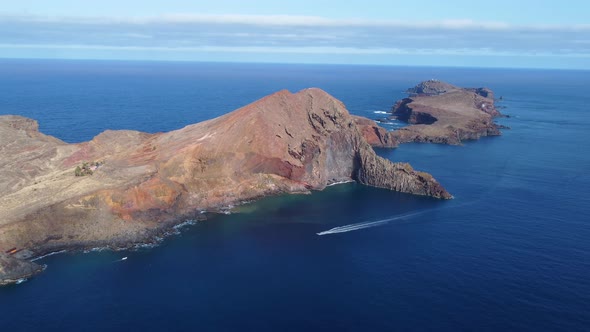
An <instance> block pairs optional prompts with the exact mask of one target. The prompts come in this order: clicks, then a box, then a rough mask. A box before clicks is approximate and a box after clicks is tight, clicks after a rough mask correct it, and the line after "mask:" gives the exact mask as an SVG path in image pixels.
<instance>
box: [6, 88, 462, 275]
mask: <svg viewBox="0 0 590 332" xmlns="http://www.w3.org/2000/svg"><path fill="white" fill-rule="evenodd" d="M359 121H360V120H359V119H358V118H353V117H352V116H351V115H350V114H349V113H348V111H347V110H346V108H345V107H344V105H343V104H342V103H341V102H340V101H338V100H336V99H335V98H333V97H332V96H330V95H328V94H327V93H326V92H324V91H322V90H319V89H307V90H303V91H300V92H299V93H296V94H292V93H290V92H288V91H280V92H278V93H275V94H273V95H271V96H268V97H265V98H263V99H261V100H259V101H256V102H254V103H252V104H250V105H248V106H245V107H243V108H240V109H238V110H236V111H234V112H232V113H229V114H226V115H224V116H221V117H219V118H216V119H212V120H209V121H205V122H202V123H199V124H194V125H190V126H187V127H185V128H182V129H179V130H176V131H172V132H168V133H159V134H147V133H141V132H137V131H130V130H123V131H106V132H103V133H101V134H100V135H98V136H96V137H95V138H94V139H93V140H91V141H90V142H84V143H80V144H66V143H64V142H62V141H60V140H57V139H55V138H53V137H50V136H46V135H43V134H41V133H39V132H38V130H37V128H38V127H37V124H36V122H35V121H33V120H30V119H25V118H22V117H17V116H0V139H1V140H2V142H7V144H2V145H1V146H0V216H1V217H0V251H2V252H4V251H6V250H9V249H10V248H18V249H19V250H20V249H27V250H28V252H30V253H31V254H30V255H29V256H31V257H35V256H39V255H42V254H45V253H47V252H51V251H56V250H62V249H67V248H87V247H95V246H111V247H125V246H129V245H130V244H131V243H134V242H138V241H145V240H146V239H149V238H150V237H151V236H153V235H154V234H158V233H159V232H161V231H162V230H163V229H167V228H169V227H171V226H172V225H174V224H176V223H178V222H181V221H183V220H186V219H194V218H197V217H198V216H199V215H200V213H201V212H202V211H218V210H220V209H223V208H225V207H227V206H231V205H234V204H239V203H240V202H244V201H249V200H253V199H256V198H259V197H263V196H267V195H274V194H279V193H305V192H308V191H309V190H321V189H323V188H325V187H326V186H327V185H329V184H331V183H335V182H341V181H350V180H356V181H358V182H360V183H363V184H366V185H371V186H376V187H382V188H388V189H392V190H398V191H402V192H407V193H413V194H418V195H428V196H432V197H437V198H443V199H448V198H451V195H450V194H449V193H448V192H446V191H445V190H444V188H442V186H440V184H439V183H438V182H437V181H436V180H434V179H433V178H432V177H431V176H430V175H428V174H426V173H422V172H417V171H415V170H413V169H412V168H411V167H410V166H409V165H408V164H400V163H392V162H390V161H388V160H385V159H382V158H380V157H378V156H377V155H376V154H375V152H374V151H373V150H372V148H371V146H370V145H369V143H367V141H366V140H365V137H366V136H367V135H366V134H364V133H363V132H364V131H365V130H364V129H360V128H359V126H358V125H357V123H358V122H359ZM361 122H362V121H361ZM361 127H362V128H369V127H374V128H373V129H371V130H373V133H374V134H375V135H377V137H380V138H379V140H380V141H379V144H382V145H383V146H390V145H392V143H391V141H388V139H390V138H386V136H387V135H385V134H387V133H386V132H382V131H381V130H380V129H375V128H378V127H376V124H375V126H374V125H373V124H372V123H370V122H366V123H365V124H364V125H361ZM382 134H383V135H382ZM379 135H382V136H379ZM373 143H377V142H373ZM82 164H84V169H85V170H87V172H84V175H86V176H75V173H76V172H75V169H76V168H77V167H80V165H82ZM90 170H91V171H92V172H90ZM78 173H79V172H78ZM87 174H88V175H87ZM89 174H92V175H89ZM15 259H16V258H14V257H12V258H11V262H14V260H15ZM3 262H5V261H0V266H2V268H3V269H4V271H5V270H6V269H10V267H11V266H12V267H14V266H15V265H14V264H13V263H10V262H9V263H3ZM6 262H8V261H6ZM2 264H4V265H2ZM11 278H12V277H11ZM6 280H14V278H12V279H6Z"/></svg>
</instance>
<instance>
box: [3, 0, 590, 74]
mask: <svg viewBox="0 0 590 332" xmlns="http://www.w3.org/2000/svg"><path fill="white" fill-rule="evenodd" d="M556 3H557V2H555V1H544V0H536V1H531V0H524V1H522V0H521V1H516V0H512V1H506V0H496V1H473V0H470V1H463V0H457V1H441V0H436V1H434V0H421V1H376V0H365V1H342V0H340V1H332V0H328V1H321V0H315V1H309V0H299V1H276V0H275V1H266V0H264V1H231V0H216V1H187V0H167V1H149V0H144V1H137V0H127V1H123V0H118V1H113V0H101V1H93V2H90V1H88V2H86V1H71V0H70V1H68V0H52V1H46V0H29V1H27V0H19V1H11V3H8V4H7V3H3V4H2V5H0V57H5V58H63V59H72V58H73V59H122V60H181V61H237V62H280V63H334V64H341V63H350V64H380V65H430V66H479V67H535V68H581V69H590V18H589V16H590V15H588V13H590V2H588V1H582V0H580V1H561V2H559V4H560V6H557V5H556Z"/></svg>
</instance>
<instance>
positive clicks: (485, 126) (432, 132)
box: [391, 80, 503, 144]
mask: <svg viewBox="0 0 590 332" xmlns="http://www.w3.org/2000/svg"><path fill="white" fill-rule="evenodd" d="M407 92H408V94H409V97H408V98H404V99H402V100H400V101H398V102H397V103H396V104H395V105H394V106H393V108H392V117H393V118H395V119H398V120H401V121H404V122H407V123H409V124H411V125H410V126H408V127H404V128H401V129H399V130H396V131H394V132H391V136H392V139H393V140H395V141H397V142H398V143H407V142H424V143H444V144H461V142H462V141H464V140H474V139H479V138H480V137H482V136H497V135H500V134H501V133H500V129H502V128H503V127H502V126H500V125H498V124H496V123H494V118H495V117H499V116H502V114H501V113H500V112H499V111H498V109H497V108H496V106H495V99H494V93H493V92H492V91H491V90H490V89H488V88H460V87H457V86H454V85H452V84H449V83H445V82H441V81H438V80H429V81H424V82H422V83H420V84H418V85H416V86H415V87H413V88H410V89H408V91H407Z"/></svg>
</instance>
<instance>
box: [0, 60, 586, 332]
mask: <svg viewBox="0 0 590 332" xmlns="http://www.w3.org/2000/svg"><path fill="white" fill-rule="evenodd" d="M430 78H437V79H441V80H445V81H448V82H450V83H453V84H456V85H461V86H470V87H479V86H487V87H489V88H491V89H493V90H494V91H495V93H496V95H497V96H498V97H499V96H503V101H502V102H501V105H502V106H505V107H506V109H505V110H503V111H504V112H505V113H506V114H509V115H511V117H510V118H505V119H500V120H499V122H500V123H501V124H504V125H507V126H510V127H511V128H512V129H510V130H505V131H504V135H503V136H501V137H494V138H484V139H482V140H480V141H475V142H469V143H467V144H465V145H464V146H443V145H429V144H408V145H403V146H402V147H400V148H398V149H395V150H379V151H378V153H379V154H380V155H382V156H384V157H386V158H389V159H391V160H394V161H408V162H410V163H411V164H412V165H413V166H414V167H415V168H417V169H420V170H424V171H427V172H430V173H432V174H433V175H434V176H435V177H436V178H437V179H438V180H439V181H440V182H441V183H442V184H443V185H445V186H446V187H447V189H448V190H449V191H450V192H451V193H452V194H453V195H455V197H456V198H455V199H454V200H452V201H444V202H443V201H438V200H434V199H429V198H424V197H414V196H411V195H404V194H399V193H393V192H389V191H386V190H380V189H374V188H367V187H363V186H359V185H356V184H345V185H338V186H333V187H330V188H328V189H326V190H325V191H323V192H315V193H313V194H312V195H299V196H283V197H272V198H268V199H264V200H261V201H258V202H256V203H253V204H250V205H247V206H244V207H242V208H241V211H240V212H241V213H235V214H232V215H220V216H215V217H213V218H211V219H210V220H208V221H205V222H200V223H198V224H196V225H193V226H188V227H186V228H184V229H183V231H182V233H181V234H180V235H176V236H172V237H170V238H168V239H166V240H165V241H164V242H163V243H162V245H161V246H159V247H157V248H152V249H142V250H138V251H126V252H93V253H88V254H82V253H65V254H60V255H55V256H51V257H47V258H45V259H42V260H41V262H42V263H43V264H47V265H48V268H47V270H46V272H45V273H43V274H41V275H40V276H38V277H35V278H33V279H31V280H29V281H27V282H25V283H23V284H21V285H16V286H10V287H4V288H0V326H1V329H2V331H7V332H8V331H11V332H12V331H36V330H47V331H50V330H51V331H123V330H127V331H135V330H140V329H141V330H170V331H176V330H178V331H183V330H184V331H196V330H203V331H226V330H257V331H328V330H333V331H432V330H437V331H589V330H590V146H589V144H588V135H589V134H590V113H589V112H590V109H589V108H590V94H588V93H587V91H588V86H590V72H588V71H586V72H584V71H579V72H578V71H548V70H547V71H541V70H498V69H493V70H492V69H457V68H411V67H371V66H324V65H263V64H206V63H156V62H93V61H21V60H1V61H0V91H1V93H0V114H19V115H23V116H27V117H31V118H34V119H37V120H38V121H39V123H40V128H41V130H42V131H43V132H44V133H47V134H50V135H54V136H57V137H58V138H60V139H63V140H65V141H67V142H80V141H85V140H89V139H91V138H92V137H93V136H95V135H97V134H98V133H100V132H101V131H103V130H105V129H136V130H141V131H147V132H159V131H169V130H173V129H178V128H181V127H183V126H185V125H188V124H191V123H195V122H199V121H202V120H206V119H210V118H213V117H216V116H219V115H221V114H224V113H227V112H229V111H232V110H234V109H236V108H238V107H240V106H243V105H245V104H247V103H250V102H252V101H254V100H256V99H259V98H261V97H263V96H265V95H267V94H270V93H272V92H275V91H278V90H281V89H289V90H290V91H292V92H295V91H298V90H300V89H303V88H307V87H319V88H322V89H324V90H326V91H328V92H329V93H331V94H332V95H334V96H335V97H336V98H338V99H340V100H342V101H343V102H344V103H345V104H346V105H347V107H348V109H349V110H350V111H351V112H352V113H353V114H358V115H364V116H367V117H370V118H379V117H382V116H383V114H382V113H381V112H384V111H388V110H389V109H390V107H391V105H393V103H394V102H395V101H396V100H397V99H399V98H402V97H404V96H405V95H404V94H403V91H404V90H405V89H406V88H408V87H410V86H413V85H415V84H416V83H418V82H419V81H422V80H426V79H430ZM395 126H398V124H393V125H389V127H388V128H389V129H392V128H394V127H395ZM0 144H4V142H0ZM374 221H383V222H382V223H376V224H371V225H375V227H369V228H360V227H355V226H351V227H349V228H348V229H349V230H350V231H348V232H345V233H339V234H328V235H323V236H318V235H317V234H316V233H318V232H322V231H326V230H329V229H331V228H333V227H337V226H345V225H351V224H357V223H365V222H374ZM122 257H128V259H127V260H125V261H120V259H121V258H122Z"/></svg>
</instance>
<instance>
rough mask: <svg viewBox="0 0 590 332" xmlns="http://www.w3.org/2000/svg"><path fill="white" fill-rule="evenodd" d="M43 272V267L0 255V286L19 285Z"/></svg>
mask: <svg viewBox="0 0 590 332" xmlns="http://www.w3.org/2000/svg"><path fill="white" fill-rule="evenodd" d="M41 271H43V267H42V266H41V265H39V264H36V263H34V262H29V261H26V260H22V259H18V258H15V257H12V256H10V255H7V254H0V286H3V285H9V284H14V283H18V282H19V281H21V280H24V279H26V278H29V277H32V276H34V275H35V274H37V273H40V272H41Z"/></svg>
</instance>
